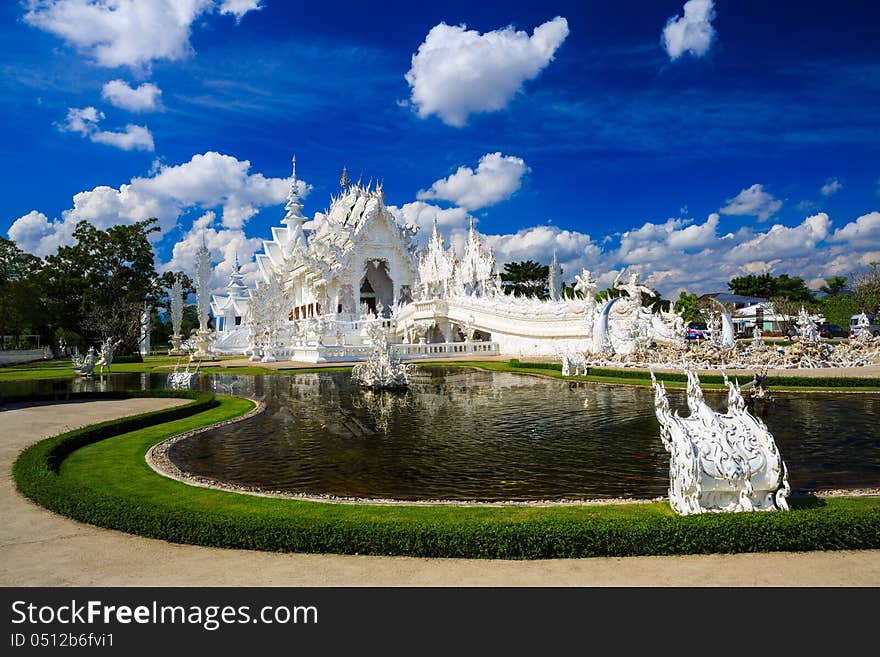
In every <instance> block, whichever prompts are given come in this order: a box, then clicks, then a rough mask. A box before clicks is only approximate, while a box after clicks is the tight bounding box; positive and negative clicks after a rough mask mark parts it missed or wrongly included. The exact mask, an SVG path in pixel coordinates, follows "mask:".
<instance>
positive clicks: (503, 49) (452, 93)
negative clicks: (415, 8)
mask: <svg viewBox="0 0 880 657" xmlns="http://www.w3.org/2000/svg"><path fill="white" fill-rule="evenodd" d="M567 36H568V22H567V21H566V20H565V19H564V18H562V17H560V16H557V17H556V18H554V19H553V20H551V21H547V22H546V23H544V24H543V25H539V26H538V27H536V28H535V30H534V31H533V32H532V36H531V37H530V36H529V35H528V33H526V32H523V31H515V30H514V29H513V27H512V26H508V27H506V28H503V29H500V30H494V31H492V32H486V33H485V34H480V33H479V32H477V31H476V30H468V29H466V26H464V25H460V26H453V25H447V24H446V23H440V24H439V25H435V26H434V27H433V28H431V31H430V32H428V36H427V37H425V41H424V43H422V44H421V45H420V46H419V50H418V52H417V53H416V54H414V55H413V57H412V64H411V67H410V69H409V71H408V72H407V73H406V76H405V77H406V81H407V82H408V83H409V86H410V88H411V94H410V97H411V101H412V104H413V105H414V106H415V107H416V108H417V110H418V115H419V116H420V117H422V118H426V117H428V116H430V115H432V114H436V115H437V116H439V117H440V119H441V120H442V121H443V122H444V123H446V124H447V125H451V126H456V127H461V126H463V125H464V124H465V122H466V121H467V117H468V115H470V114H474V113H478V112H494V111H497V110H500V109H503V108H504V107H505V106H506V105H507V103H508V102H510V100H511V98H513V96H514V94H516V92H517V91H519V90H520V89H521V88H522V85H523V83H524V82H525V81H526V80H532V79H534V78H536V77H537V76H538V74H539V73H540V72H541V70H542V69H543V68H544V67H545V66H547V64H549V63H550V62H551V61H553V56H554V54H555V53H556V50H557V49H558V48H559V46H560V45H562V42H563V41H565V38H566V37H567Z"/></svg>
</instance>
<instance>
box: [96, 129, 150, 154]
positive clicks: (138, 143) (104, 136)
mask: <svg viewBox="0 0 880 657" xmlns="http://www.w3.org/2000/svg"><path fill="white" fill-rule="evenodd" d="M89 139H91V140H92V141H94V142H97V143H99V144H108V145H109V146H116V148H121V149H122V150H125V151H131V150H142V151H153V150H156V146H155V144H153V135H152V133H150V131H149V130H148V129H147V127H146V126H142V125H134V124H133V123H129V124H127V125H126V126H125V130H123V131H121V132H111V131H107V130H99V131H97V132H93V133H92V134H91V135H89Z"/></svg>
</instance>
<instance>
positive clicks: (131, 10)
mask: <svg viewBox="0 0 880 657" xmlns="http://www.w3.org/2000/svg"><path fill="white" fill-rule="evenodd" d="M27 6H28V11H27V13H26V14H25V16H24V20H25V21H26V22H27V23H29V24H30V25H33V26H34V27H37V28H39V29H41V30H44V31H46V32H50V33H52V34H54V35H56V36H58V37H60V38H61V39H63V40H64V41H66V42H67V43H68V44H70V45H71V46H73V47H75V48H77V49H78V50H80V51H81V52H83V53H84V54H85V55H87V56H88V57H91V58H92V59H94V61H95V62H96V63H97V64H99V65H100V66H105V67H108V68H113V67H116V66H129V67H132V68H144V67H147V66H149V65H150V63H151V62H152V61H154V60H159V59H164V60H169V61H175V60H179V59H183V58H184V57H186V56H188V55H189V54H190V53H191V52H192V46H191V45H190V42H189V38H190V33H191V31H192V24H193V22H194V21H195V20H196V18H198V17H199V16H202V15H203V14H206V13H209V12H212V11H214V10H215V9H219V11H220V12H221V13H224V14H232V15H234V16H235V18H236V21H239V20H241V17H242V16H244V14H246V13H247V12H248V11H250V10H252V9H259V8H260V3H259V2H255V1H253V0H251V1H249V0H224V1H223V2H222V3H221V4H220V5H219V6H218V5H217V4H216V2H215V0H149V1H145V0H29V1H28V5H27Z"/></svg>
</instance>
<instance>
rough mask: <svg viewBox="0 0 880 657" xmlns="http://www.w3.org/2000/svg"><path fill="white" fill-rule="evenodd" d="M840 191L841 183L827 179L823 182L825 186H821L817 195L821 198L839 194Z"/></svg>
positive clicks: (835, 179) (833, 179)
mask: <svg viewBox="0 0 880 657" xmlns="http://www.w3.org/2000/svg"><path fill="white" fill-rule="evenodd" d="M841 189H843V183H842V182H840V181H839V180H838V179H837V178H829V179H828V180H826V181H825V184H824V185H822V188H821V189H820V190H819V193H820V194H821V195H822V196H831V195H832V194H835V193H836V192H839V191H840V190H841Z"/></svg>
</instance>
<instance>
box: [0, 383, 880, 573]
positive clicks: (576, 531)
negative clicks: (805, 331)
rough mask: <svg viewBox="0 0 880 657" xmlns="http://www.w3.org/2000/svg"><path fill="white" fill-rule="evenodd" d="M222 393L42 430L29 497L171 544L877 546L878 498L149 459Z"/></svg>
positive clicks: (536, 554) (585, 548)
mask: <svg viewBox="0 0 880 657" xmlns="http://www.w3.org/2000/svg"><path fill="white" fill-rule="evenodd" d="M217 401H219V405H217V406H215V407H213V408H210V409H207V410H203V411H202V412H201V413H198V414H196V415H192V414H191V413H189V414H187V411H192V410H193V407H194V405H195V404H199V403H201V402H200V400H196V401H194V402H193V404H191V405H186V406H182V407H177V408H174V409H170V410H168V411H158V412H155V413H150V414H146V415H142V416H136V417H135V418H125V419H123V420H116V421H111V422H105V423H102V424H100V425H94V426H92V427H87V428H85V429H79V430H77V431H73V432H69V433H66V434H62V435H61V436H56V437H54V438H49V439H47V440H44V441H42V442H40V443H37V444H36V445H34V446H32V447H30V448H28V449H27V450H25V451H24V452H23V453H22V455H21V456H20V457H19V459H18V460H17V461H16V463H15V465H14V468H13V476H14V479H15V482H16V485H17V486H18V487H19V490H20V491H22V493H24V494H25V495H26V496H27V497H29V498H31V499H32V500H34V501H36V502H37V503H39V504H42V505H43V506H46V507H47V508H49V509H51V510H53V511H55V512H56V513H60V514H62V515H65V516H68V517H70V518H74V519H76V520H79V521H81V522H88V523H91V524H94V525H98V526H101V527H108V528H112V529H117V530H121V531H126V532H130V533H133V534H138V535H141V536H147V537H151V538H158V539H163V540H167V541H171V542H176V543H192V544H196V545H206V546H213V547H225V548H238V549H250V550H267V551H282V552H318V553H344V554H375V555H409V556H417V557H459V558H461V557H467V558H506V559H546V558H569V557H591V556H630V555H648V554H694V553H712V552H722V553H729V552H757V551H772V550H786V551H792V550H831V549H876V548H878V547H880V500H878V499H876V498H860V499H847V498H843V499H829V500H813V499H802V500H797V499H795V500H793V504H792V507H793V508H792V510H791V511H789V512H784V513H783V512H780V513H740V514H724V513H719V514H706V515H702V516H691V517H678V516H676V515H674V514H673V513H672V511H671V510H670V509H669V505H668V504H666V503H660V502H655V503H646V504H631V505H598V506H590V505H582V506H559V507H498V508H494V507H448V506H374V505H357V504H326V503H316V502H306V501H301V500H283V499H272V498H264V497H256V496H247V495H239V494H236V493H230V492H226V491H219V490H209V489H204V488H197V487H192V486H187V485H185V484H182V483H180V482H176V481H172V480H170V479H167V478H165V477H162V476H160V475H158V474H156V473H155V472H153V471H152V470H151V469H150V468H149V466H148V465H147V464H146V463H145V462H144V453H145V452H146V451H147V450H148V449H149V448H150V447H151V446H152V445H153V444H155V443H157V442H159V441H161V440H163V439H164V438H165V437H166V436H169V435H173V434H175V433H180V432H181V431H185V430H190V429H192V428H195V427H197V426H203V425H205V424H208V423H213V422H217V421H222V420H224V419H228V418H230V417H235V416H239V415H241V414H242V413H244V412H246V411H247V410H248V409H249V408H251V407H252V405H251V403H250V402H247V401H246V400H241V399H235V398H219V399H218V400H217ZM175 414H176V415H177V418H176V419H173V420H172V421H171V422H168V420H169V419H172V418H174V417H175ZM160 422H166V423H165V424H157V423H160Z"/></svg>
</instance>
